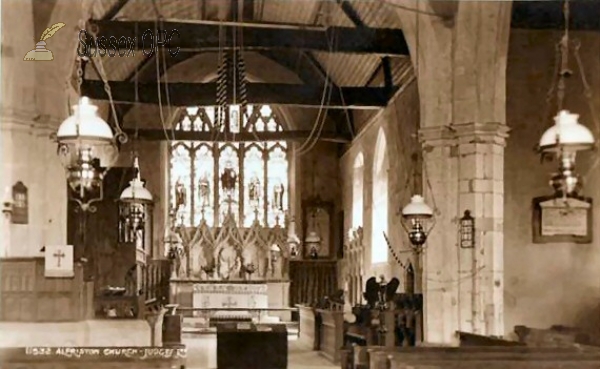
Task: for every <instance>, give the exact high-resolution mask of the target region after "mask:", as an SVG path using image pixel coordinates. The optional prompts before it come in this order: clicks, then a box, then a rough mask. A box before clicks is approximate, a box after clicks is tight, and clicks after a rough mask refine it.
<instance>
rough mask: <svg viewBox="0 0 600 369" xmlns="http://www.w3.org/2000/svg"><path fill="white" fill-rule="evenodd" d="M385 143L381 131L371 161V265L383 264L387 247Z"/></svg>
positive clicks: (386, 158)
mask: <svg viewBox="0 0 600 369" xmlns="http://www.w3.org/2000/svg"><path fill="white" fill-rule="evenodd" d="M386 146H387V145H386V141H385V134H384V133H383V130H382V129H380V130H379V134H378V135H377V143H376V145H375V156H374V160H373V213H372V217H373V221H372V223H371V224H372V227H371V228H372V230H373V232H372V235H371V263H372V264H375V263H385V262H387V260H388V247H387V243H386V241H385V237H384V235H383V232H385V233H386V234H387V233H388V168H389V161H388V156H387V153H386V150H387V148H386Z"/></svg>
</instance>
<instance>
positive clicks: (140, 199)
mask: <svg viewBox="0 0 600 369" xmlns="http://www.w3.org/2000/svg"><path fill="white" fill-rule="evenodd" d="M133 168H134V169H135V171H136V175H135V178H133V180H131V181H130V182H129V187H127V188H126V189H124V190H123V192H121V197H120V198H119V200H121V202H125V203H137V204H148V203H151V202H152V201H153V198H152V193H150V191H148V190H147V189H146V187H144V182H142V179H141V178H140V163H139V160H138V157H137V156H136V157H135V158H134V159H133Z"/></svg>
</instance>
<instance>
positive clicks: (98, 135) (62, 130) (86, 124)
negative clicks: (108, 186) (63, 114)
mask: <svg viewBox="0 0 600 369" xmlns="http://www.w3.org/2000/svg"><path fill="white" fill-rule="evenodd" d="M56 138H57V141H58V144H59V157H60V159H61V163H62V165H63V166H64V167H65V168H67V169H68V168H70V167H73V166H75V165H76V162H77V160H78V159H79V152H80V151H81V150H88V151H89V152H90V156H91V157H92V158H95V159H99V160H100V166H101V167H104V168H108V167H110V166H112V165H113V164H114V163H115V161H116V159H117V156H118V153H119V152H118V149H117V147H116V145H115V142H114V136H113V133H112V130H111V128H110V126H109V125H108V123H106V122H105V121H104V120H103V119H102V118H100V117H99V116H98V107H97V106H96V105H94V104H92V103H90V101H89V99H88V98H87V97H82V98H81V99H80V100H79V104H77V105H74V106H73V114H72V115H71V116H69V117H68V118H67V119H65V120H64V121H63V122H62V123H61V125H60V127H59V128H58V131H57V133H56Z"/></svg>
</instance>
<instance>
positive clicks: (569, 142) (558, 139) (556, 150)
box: [539, 110, 595, 196]
mask: <svg viewBox="0 0 600 369" xmlns="http://www.w3.org/2000/svg"><path fill="white" fill-rule="evenodd" d="M554 122H555V124H554V125H553V126H552V127H550V128H548V129H547V130H546V132H544V134H543V135H542V138H541V139H540V143H539V151H540V152H541V153H542V154H551V155H555V156H556V157H557V159H558V160H559V161H560V164H559V168H558V170H559V172H558V173H554V175H553V176H552V179H551V180H550V186H552V187H553V188H554V192H555V194H556V195H557V196H576V195H577V193H578V192H579V190H580V189H581V186H582V185H583V184H582V183H581V181H580V179H579V175H578V174H576V173H575V158H576V156H577V152H578V151H587V150H591V149H592V148H593V147H594V143H595V139H594V135H593V134H592V132H591V131H590V130H589V129H588V128H587V127H585V126H584V125H582V124H580V123H579V115H578V114H571V113H569V112H568V111H566V110H561V111H560V112H559V113H558V114H557V115H556V117H555V118H554Z"/></svg>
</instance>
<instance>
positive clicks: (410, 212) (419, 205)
mask: <svg viewBox="0 0 600 369" xmlns="http://www.w3.org/2000/svg"><path fill="white" fill-rule="evenodd" d="M402 216H403V217H405V218H431V217H432V216H433V210H432V209H431V208H430V207H429V205H427V204H426V203H425V199H424V198H423V196H421V195H414V196H413V197H412V198H411V199H410V203H409V204H408V205H406V206H405V207H404V208H403V209H402Z"/></svg>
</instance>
